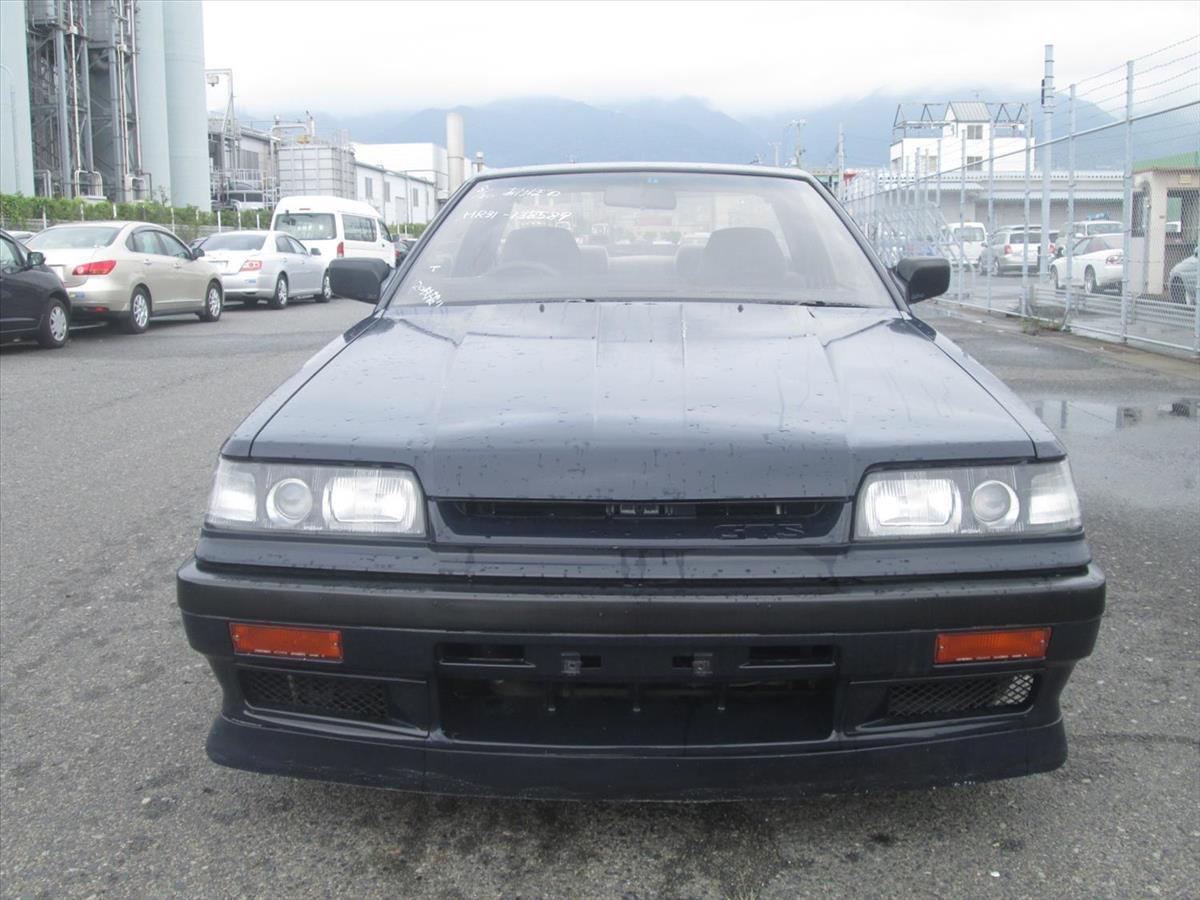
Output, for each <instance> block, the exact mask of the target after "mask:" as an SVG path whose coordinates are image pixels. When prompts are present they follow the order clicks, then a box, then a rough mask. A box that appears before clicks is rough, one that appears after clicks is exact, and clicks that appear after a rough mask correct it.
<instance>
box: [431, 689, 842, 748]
mask: <svg viewBox="0 0 1200 900" xmlns="http://www.w3.org/2000/svg"><path fill="white" fill-rule="evenodd" d="M833 696H834V691H833V682H832V681H830V680H825V679H778V680H760V681H744V682H730V683H721V682H717V683H711V682H705V683H698V682H694V681H693V682H647V683H630V682H600V681H597V682H592V681H572V682H561V681H539V680H523V679H504V680H491V679H471V678H443V679H440V680H439V682H438V698H439V706H440V709H441V715H442V728H443V730H444V731H445V733H446V736H447V737H449V738H451V739H453V740H462V741H484V742H488V743H499V744H533V745H540V746H594V747H595V746H622V747H630V746H705V745H708V746H711V745H717V744H726V745H728V744H768V743H775V742H782V741H807V740H820V739H822V738H825V737H828V736H829V734H830V732H831V730H832V727H833Z"/></svg>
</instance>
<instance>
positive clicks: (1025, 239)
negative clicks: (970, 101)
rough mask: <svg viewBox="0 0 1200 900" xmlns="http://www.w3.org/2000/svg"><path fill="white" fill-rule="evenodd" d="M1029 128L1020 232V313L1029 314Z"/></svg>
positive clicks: (1026, 141) (1027, 128)
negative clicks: (1023, 213)
mask: <svg viewBox="0 0 1200 900" xmlns="http://www.w3.org/2000/svg"><path fill="white" fill-rule="evenodd" d="M1030 137H1031V134H1030V129H1029V124H1028V123H1027V124H1026V125H1025V220H1024V222H1025V230H1024V231H1022V232H1021V315H1023V316H1025V315H1028V314H1029V162H1030V148H1029V142H1030Z"/></svg>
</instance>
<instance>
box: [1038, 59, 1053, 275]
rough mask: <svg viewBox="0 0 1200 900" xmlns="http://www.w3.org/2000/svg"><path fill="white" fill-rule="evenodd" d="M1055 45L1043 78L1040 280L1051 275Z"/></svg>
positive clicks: (1047, 61) (1039, 244)
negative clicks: (1051, 185)
mask: <svg viewBox="0 0 1200 900" xmlns="http://www.w3.org/2000/svg"><path fill="white" fill-rule="evenodd" d="M1053 123H1054V45H1053V44H1047V45H1046V69H1045V75H1044V76H1043V78H1042V152H1041V163H1042V239H1041V241H1039V242H1038V282H1039V283H1040V284H1045V283H1046V278H1047V277H1049V275H1050V178H1051V175H1052V174H1053V173H1052V169H1053V159H1054V147H1053V146H1052V145H1051V143H1050V142H1051V141H1052V140H1054V124H1053Z"/></svg>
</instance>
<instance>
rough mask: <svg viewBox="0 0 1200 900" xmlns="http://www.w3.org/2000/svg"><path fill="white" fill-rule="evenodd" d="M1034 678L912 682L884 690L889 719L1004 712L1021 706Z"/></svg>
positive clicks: (994, 677) (1030, 691) (1021, 675)
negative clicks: (885, 691)
mask: <svg viewBox="0 0 1200 900" xmlns="http://www.w3.org/2000/svg"><path fill="white" fill-rule="evenodd" d="M1035 681H1036V679H1035V677H1034V676H1033V675H1030V674H1028V673H1023V674H1020V675H992V676H988V677H986V678H941V679H938V680H936V681H913V682H909V683H907V684H897V685H893V686H892V687H891V688H889V689H888V698H887V716H888V718H890V719H936V718H943V717H947V716H954V715H959V714H962V713H972V712H990V711H1000V712H1003V711H1006V710H1014V709H1019V708H1021V707H1023V706H1025V705H1026V704H1027V703H1028V702H1029V699H1030V697H1031V696H1032V695H1033V687H1034V684H1035Z"/></svg>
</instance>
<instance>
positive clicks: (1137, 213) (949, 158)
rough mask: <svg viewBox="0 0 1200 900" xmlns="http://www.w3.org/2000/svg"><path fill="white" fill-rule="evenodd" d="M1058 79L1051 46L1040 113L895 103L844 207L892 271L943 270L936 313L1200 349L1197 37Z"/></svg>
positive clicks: (1021, 107) (1019, 107) (845, 185)
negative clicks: (885, 134) (920, 261)
mask: <svg viewBox="0 0 1200 900" xmlns="http://www.w3.org/2000/svg"><path fill="white" fill-rule="evenodd" d="M1053 71H1054V64H1053V60H1052V52H1051V48H1049V47H1048V48H1047V62H1046V71H1045V77H1044V79H1043V82H1042V97H1041V102H1040V103H1038V104H1024V103H993V102H983V101H968V102H947V103H942V104H919V105H904V104H902V105H901V106H900V108H899V110H898V111H897V116H896V121H895V124H894V126H893V140H892V144H891V153H890V157H891V158H890V165H889V167H888V168H886V169H878V170H859V171H858V172H856V173H854V174H853V176H852V177H847V178H846V179H844V180H843V181H842V182H841V184H840V196H841V200H842V202H843V204H844V205H845V206H846V208H847V210H848V211H849V212H850V214H851V215H852V216H853V217H854V218H855V220H856V221H857V222H858V224H859V226H860V227H861V228H862V229H863V231H864V232H865V233H866V235H867V237H868V239H869V240H870V241H871V243H872V244H873V246H874V247H875V248H876V250H877V251H878V252H879V253H880V254H881V255H882V257H883V258H884V259H885V260H886V261H887V263H888V264H889V265H890V264H894V263H895V262H896V261H897V260H898V259H899V258H901V257H904V256H942V257H944V258H946V259H947V260H949V261H950V264H951V267H952V272H953V276H952V281H951V286H950V290H949V292H948V293H947V294H946V296H945V297H944V298H943V302H947V303H951V304H954V305H957V306H962V307H968V308H972V309H982V310H986V311H988V312H996V313H1004V314H1011V315H1018V316H1022V317H1027V318H1030V319H1034V320H1038V321H1039V322H1041V323H1043V324H1045V325H1048V326H1050V327H1055V328H1062V329H1065V330H1070V331H1072V332H1078V333H1081V334H1087V335H1092V336H1096V337H1102V338H1108V339H1115V340H1119V341H1122V342H1136V343H1142V344H1146V345H1149V346H1161V347H1169V348H1174V349H1179V350H1185V351H1191V352H1193V353H1200V304H1197V294H1198V293H1200V291H1198V285H1200V272H1198V269H1200V266H1198V265H1197V257H1196V250H1197V244H1198V240H1200V34H1198V35H1194V36H1192V37H1189V38H1185V39H1183V40H1180V41H1178V42H1176V43H1175V44H1172V45H1171V46H1169V47H1164V48H1162V49H1160V50H1157V51H1155V52H1153V53H1150V54H1147V55H1146V56H1143V57H1140V58H1138V59H1135V60H1131V61H1129V62H1127V63H1125V64H1122V65H1119V66H1116V67H1114V68H1113V69H1111V70H1108V71H1106V72H1102V73H1100V74H1098V75H1093V76H1090V77H1088V78H1084V79H1079V80H1077V81H1072V82H1069V83H1068V84H1067V86H1066V88H1065V89H1063V90H1056V89H1055V79H1054V74H1053ZM1062 81H1063V79H1059V82H1060V83H1062Z"/></svg>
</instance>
